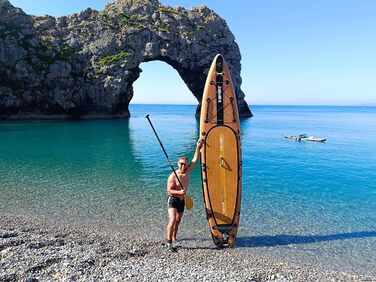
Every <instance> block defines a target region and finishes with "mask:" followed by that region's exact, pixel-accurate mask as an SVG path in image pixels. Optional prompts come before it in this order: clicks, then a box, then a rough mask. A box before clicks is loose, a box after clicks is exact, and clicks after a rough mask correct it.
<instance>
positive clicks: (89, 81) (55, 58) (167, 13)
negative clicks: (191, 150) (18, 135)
mask: <svg viewBox="0 0 376 282" xmlns="http://www.w3.org/2000/svg"><path fill="white" fill-rule="evenodd" d="M217 53H222V54H223V55H224V56H225V58H226V61H227V62H228V65H229V68H230V71H231V74H232V78H233V82H234V84H235V88H236V93H237V96H238V105H239V110H240V113H241V115H242V116H251V112H250V110H249V108H248V105H247V104H246V102H245V101H244V93H243V92H242V91H241V89H240V86H241V77H240V69H241V65H240V59H241V56H240V52H239V48H238V45H237V44H236V42H235V40H234V36H233V34H232V33H231V31H230V30H229V28H228V26H227V24H226V22H225V21H224V20H223V19H222V18H220V17H219V16H218V15H217V14H216V13H215V12H214V11H212V10H210V9H208V8H207V7H196V8H192V9H189V10H187V9H184V8H181V7H176V8H172V7H168V6H162V5H161V4H160V3H159V2H158V1H157V0H118V1H117V2H115V3H111V4H108V5H107V6H106V7H105V9H104V10H103V11H100V12H98V11H95V10H92V9H89V8H88V9H86V10H84V11H82V12H80V13H77V14H73V15H69V16H63V17H59V18H54V17H52V16H44V17H36V16H31V15H27V14H25V13H24V12H23V11H22V10H21V9H19V8H16V7H13V6H12V5H11V4H10V3H9V2H8V1H7V0H0V118H2V119H5V118H54V117H91V116H92V117H98V116H99V117H100V116H102V117H129V115H130V113H129V110H128V105H129V102H130V101H131V99H132V96H133V88H132V84H133V83H134V81H135V80H137V78H138V77H139V75H140V72H141V69H140V68H139V65H140V64H141V63H142V62H148V61H153V60H160V61H164V62H166V63H167V64H169V65H171V66H172V67H173V68H175V69H176V70H177V71H178V73H179V75H180V76H181V78H182V79H183V81H184V82H185V83H186V85H187V86H188V88H189V89H190V90H191V92H192V93H193V95H194V96H195V97H196V98H197V100H198V101H201V97H202V92H203V87H204V83H205V79H206V74H207V72H208V69H209V67H210V63H211V61H212V59H213V57H214V56H215V54H217ZM199 107H200V106H198V110H199Z"/></svg>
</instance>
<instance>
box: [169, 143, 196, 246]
mask: <svg viewBox="0 0 376 282" xmlns="http://www.w3.org/2000/svg"><path fill="white" fill-rule="evenodd" d="M202 142H203V141H202V140H201V139H200V140H198V141H197V146H196V151H195V153H194V155H193V158H192V161H191V163H190V164H188V160H187V158H186V157H185V156H180V157H179V159H178V169H177V170H176V174H177V175H178V177H179V180H180V182H181V184H182V185H183V187H181V186H180V184H179V181H178V180H177V179H176V176H175V173H173V172H172V173H171V174H170V176H169V177H168V179H167V195H168V201H167V205H168V218H169V220H168V224H167V228H166V233H167V244H166V245H167V248H168V249H169V250H174V249H173V245H172V244H173V243H174V242H175V241H176V235H177V233H178V228H179V224H180V222H181V219H182V216H183V212H184V206H185V199H184V198H185V195H186V193H187V189H188V184H189V177H190V174H191V172H192V170H193V169H194V168H195V166H196V164H197V162H198V157H199V153H200V150H201V147H202Z"/></svg>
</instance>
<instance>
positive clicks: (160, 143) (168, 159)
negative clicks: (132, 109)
mask: <svg viewBox="0 0 376 282" xmlns="http://www.w3.org/2000/svg"><path fill="white" fill-rule="evenodd" d="M145 118H146V119H147V120H148V122H149V124H150V126H151V128H152V129H153V131H154V134H155V137H157V139H158V142H159V145H160V146H161V148H162V150H163V153H164V154H165V156H166V159H167V161H168V163H169V165H170V167H171V169H172V171H173V172H174V174H175V176H176V179H177V180H178V182H179V184H180V187H182V188H184V187H183V184H181V182H180V179H179V177H178V174H177V173H176V171H175V169H174V166H173V165H172V163H171V161H170V158H169V157H168V155H167V152H166V150H165V148H164V147H163V144H162V141H161V139H159V136H158V134H157V132H156V131H155V128H154V126H153V124H152V123H151V120H150V118H149V115H147V116H146V117H145Z"/></svg>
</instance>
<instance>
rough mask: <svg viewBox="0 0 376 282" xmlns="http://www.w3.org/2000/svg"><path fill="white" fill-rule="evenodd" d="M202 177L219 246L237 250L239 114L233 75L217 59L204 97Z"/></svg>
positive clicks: (208, 211)
mask: <svg viewBox="0 0 376 282" xmlns="http://www.w3.org/2000/svg"><path fill="white" fill-rule="evenodd" d="M200 137H201V138H203V139H204V141H205V142H204V145H203V149H202V150H201V177H202V187H203V192H204V200H205V208H206V215H207V219H208V222H209V226H210V231H211V234H212V237H213V241H214V243H215V244H216V245H217V246H221V247H222V246H229V247H233V246H234V244H235V240H236V235H237V232H238V225H239V217H240V206H241V194H242V182H241V164H242V160H241V144H240V126H239V112H238V106H237V102H236V96H235V91H234V86H233V84H232V81H231V76H230V72H229V70H228V67H227V64H226V62H225V60H224V59H223V57H222V55H220V54H218V55H216V56H215V58H214V60H213V62H212V64H211V67H210V70H209V73H208V76H207V79H206V84H205V89H204V94H203V97H202V104H201V117H200Z"/></svg>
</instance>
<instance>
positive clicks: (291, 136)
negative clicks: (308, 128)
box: [285, 133, 308, 141]
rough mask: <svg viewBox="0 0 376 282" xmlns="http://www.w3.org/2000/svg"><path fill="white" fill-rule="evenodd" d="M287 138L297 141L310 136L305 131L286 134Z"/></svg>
mask: <svg viewBox="0 0 376 282" xmlns="http://www.w3.org/2000/svg"><path fill="white" fill-rule="evenodd" d="M285 138H287V139H292V140H295V141H303V139H305V138H308V135H307V134H305V133H303V134H299V135H286V136H285Z"/></svg>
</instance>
